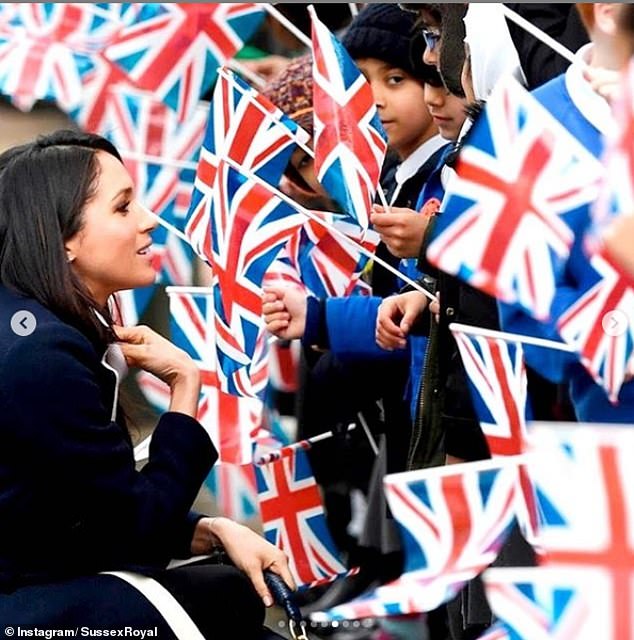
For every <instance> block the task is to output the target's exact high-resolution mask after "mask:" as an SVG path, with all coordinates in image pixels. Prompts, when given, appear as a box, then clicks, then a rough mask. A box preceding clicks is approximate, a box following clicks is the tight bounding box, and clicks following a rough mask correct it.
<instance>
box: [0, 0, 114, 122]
mask: <svg viewBox="0 0 634 640" xmlns="http://www.w3.org/2000/svg"><path fill="white" fill-rule="evenodd" d="M113 7H116V5H113V4H108V3H105V4H104V5H103V6H102V7H101V8H99V9H98V10H97V12H96V11H95V9H94V8H93V5H91V4H90V3H87V4H85V5H83V4H81V3H71V2H33V3H24V2H22V3H15V5H13V6H9V5H8V3H3V6H2V8H1V12H0V92H2V93H3V94H5V95H7V96H9V98H10V99H11V101H12V103H13V104H14V105H15V106H16V107H18V108H19V109H21V110H22V111H30V110H31V108H32V107H33V104H34V103H35V102H36V101H37V100H48V101H55V102H56V103H57V104H58V105H59V107H60V108H61V109H62V110H63V111H66V112H68V111H70V110H71V109H73V108H75V107H76V106H77V104H78V103H79V101H80V100H81V97H82V81H81V78H82V76H83V75H84V74H86V73H88V72H90V71H91V70H93V68H94V67H95V64H96V56H97V55H98V53H99V51H101V50H102V49H103V48H104V47H105V46H106V45H107V44H108V43H109V42H110V41H111V40H112V39H113V38H114V37H115V36H116V34H117V32H118V30H119V24H120V22H119V20H120V18H119V12H118V10H117V9H116V8H113ZM104 16H106V17H105V18H104Z"/></svg>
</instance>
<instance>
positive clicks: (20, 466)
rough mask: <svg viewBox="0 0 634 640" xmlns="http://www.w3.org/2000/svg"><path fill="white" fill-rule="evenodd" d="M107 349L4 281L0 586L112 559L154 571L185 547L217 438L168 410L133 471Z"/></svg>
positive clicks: (0, 293)
mask: <svg viewBox="0 0 634 640" xmlns="http://www.w3.org/2000/svg"><path fill="white" fill-rule="evenodd" d="M25 310H26V311H29V312H31V313H32V314H33V315H34V316H35V319H36V322H37V326H36V328H35V330H34V331H33V332H32V333H31V334H30V335H28V336H19V335H17V334H16V333H15V332H14V331H13V330H12V328H11V319H12V318H13V317H14V314H16V313H17V314H20V313H21V312H23V311H25ZM18 317H19V316H18ZM103 356H104V354H103V353H102V352H100V351H99V350H98V348H96V347H95V345H94V344H92V343H91V341H90V340H89V339H88V338H86V336H84V335H83V334H82V333H81V332H80V331H78V330H77V329H75V328H74V327H72V326H70V325H68V324H66V323H64V322H62V321H61V320H60V319H59V318H57V317H56V316H55V315H54V314H52V313H51V312H50V311H48V310H47V309H46V308H44V307H43V306H42V305H40V304H39V303H37V302H36V301H34V300H32V299H29V298H25V297H22V296H19V295H16V294H15V293H12V292H10V291H9V290H7V289H6V288H3V287H1V286H0V593H2V592H4V593H8V592H10V591H12V590H13V589H15V588H17V587H19V586H22V585H26V584H36V583H46V582H52V581H58V580H63V579H65V578H69V577H74V576H80V575H89V574H92V573H96V572H99V571H104V570H113V569H129V570H134V571H139V572H146V573H147V572H151V571H152V569H154V568H159V567H164V566H165V565H166V564H167V562H168V561H169V560H170V559H171V558H172V557H177V556H181V557H184V556H186V555H189V545H190V543H191V539H192V535H193V529H194V526H195V522H196V520H197V518H198V517H200V516H197V515H196V514H190V513H189V510H190V507H191V505H192V503H193V501H194V499H195V497H196V494H197V492H198V489H199V488H200V486H201V484H202V482H203V480H204V479H205V477H206V476H207V473H208V472H209V469H210V468H211V466H212V464H213V463H214V461H215V460H216V457H217V454H216V451H215V449H214V446H213V444H212V443H211V441H210V439H209V436H208V435H207V433H206V432H205V430H204V429H203V428H202V427H201V425H200V424H199V423H198V422H197V421H196V420H194V419H192V418H191V417H189V416H186V415H184V414H180V413H174V412H168V413H166V414H164V415H163V416H162V417H161V419H160V420H159V423H158V425H157V427H156V430H155V431H154V436H153V439H152V444H151V446H150V454H149V461H148V463H147V465H146V466H145V467H144V468H143V470H142V471H136V470H135V464H134V455H133V448H132V443H131V441H130V438H129V436H128V433H127V430H126V429H125V427H124V426H123V425H122V424H120V423H118V422H117V421H116V420H113V414H115V413H116V408H115V410H113V404H114V403H115V388H116V375H115V373H114V372H113V370H112V369H110V368H107V367H106V366H104V364H103V362H102V358H103Z"/></svg>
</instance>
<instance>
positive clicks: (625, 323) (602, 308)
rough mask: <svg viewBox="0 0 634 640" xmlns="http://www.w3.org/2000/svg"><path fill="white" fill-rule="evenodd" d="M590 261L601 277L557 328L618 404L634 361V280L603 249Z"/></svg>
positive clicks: (562, 317)
mask: <svg viewBox="0 0 634 640" xmlns="http://www.w3.org/2000/svg"><path fill="white" fill-rule="evenodd" d="M589 260H590V264H591V265H592V267H593V269H594V271H595V273H596V274H597V278H595V279H594V284H592V286H590V287H589V288H587V289H586V290H585V291H584V292H583V293H581V295H579V297H578V298H577V299H576V300H575V301H574V303H573V304H572V305H571V306H570V307H569V308H568V309H567V310H566V311H565V312H564V313H563V314H562V315H561V316H560V317H559V319H558V320H557V329H558V331H559V334H560V335H561V337H562V338H563V339H564V340H565V341H566V342H567V343H568V344H570V345H572V346H574V347H575V348H576V350H577V352H578V354H579V357H580V359H581V362H582V363H583V364H584V366H585V367H586V369H587V370H588V372H589V373H590V375H592V377H593V378H594V380H595V381H596V382H597V384H600V385H601V386H602V387H603V388H604V389H605V392H606V393H607V395H608V397H609V399H610V400H611V401H612V402H613V403H617V402H618V396H619V391H620V390H621V386H622V385H623V383H624V382H625V381H626V378H627V376H628V375H630V374H631V367H632V365H633V364H634V280H632V278H630V277H629V276H628V275H626V274H625V273H624V272H623V270H622V269H620V268H619V267H618V266H617V265H616V264H615V263H614V261H613V260H611V259H610V257H609V256H608V255H607V253H605V252H603V251H598V252H597V253H595V254H594V255H593V256H591V257H590V258H589Z"/></svg>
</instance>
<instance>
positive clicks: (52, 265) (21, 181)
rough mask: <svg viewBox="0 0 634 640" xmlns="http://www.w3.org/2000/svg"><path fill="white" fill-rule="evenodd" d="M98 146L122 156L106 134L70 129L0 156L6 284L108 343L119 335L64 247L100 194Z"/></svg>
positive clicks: (0, 250)
mask: <svg viewBox="0 0 634 640" xmlns="http://www.w3.org/2000/svg"><path fill="white" fill-rule="evenodd" d="M97 151H104V152H106V153H109V154H110V155H112V156H114V157H115V158H117V159H118V160H119V161H121V156H120V155H119V153H118V151H117V150H116V148H115V147H114V146H113V145H112V144H111V143H110V142H109V141H108V140H106V139H105V138H102V137H101V136H97V135H93V134H88V133H78V132H75V131H66V130H63V131H56V132H55V133H52V134H50V135H45V136H41V137H39V138H38V139H37V140H36V141H35V142H31V143H28V144H24V145H21V146H18V147H13V148H12V149H9V150H8V151H5V152H4V153H3V154H1V155H0V284H2V285H4V286H5V287H7V288H10V289H13V290H15V291H17V292H19V293H21V294H23V295H25V296H28V297H31V298H34V299H35V300H37V301H38V302H39V303H40V304H42V305H43V306H45V307H46V308H48V309H50V310H51V311H52V312H53V313H54V314H55V315H57V316H58V317H59V318H60V319H62V320H63V321H64V322H68V323H69V324H71V325H73V326H75V327H76V328H77V329H79V330H80V331H82V333H84V334H85V335H86V336H87V337H88V338H90V339H91V340H92V341H93V342H95V343H97V344H98V345H100V346H105V345H106V344H108V343H110V342H112V341H113V339H114V334H113V332H112V328H111V327H112V321H111V317H110V314H109V311H108V309H103V308H100V307H99V305H98V304H97V303H96V302H95V300H94V299H93V297H92V296H91V294H90V293H89V291H88V290H87V288H86V287H85V286H84V284H83V283H82V282H81V280H80V279H79V277H78V276H77V275H76V274H75V273H74V272H73V269H72V268H71V265H70V264H69V263H68V261H67V257H66V251H65V247H64V245H65V243H66V241H68V240H69V239H70V238H72V237H73V236H74V235H75V234H76V233H77V232H79V231H80V230H81V228H82V226H83V211H84V207H85V205H86V203H87V202H89V201H90V199H91V198H92V197H94V195H95V191H96V189H97V183H98V179H99V162H98V160H97V157H96V153H97ZM95 310H97V311H98V312H99V313H101V315H102V316H103V317H104V318H105V320H106V323H107V325H108V326H104V324H103V322H101V321H100V320H99V318H98V317H97V315H96V314H95Z"/></svg>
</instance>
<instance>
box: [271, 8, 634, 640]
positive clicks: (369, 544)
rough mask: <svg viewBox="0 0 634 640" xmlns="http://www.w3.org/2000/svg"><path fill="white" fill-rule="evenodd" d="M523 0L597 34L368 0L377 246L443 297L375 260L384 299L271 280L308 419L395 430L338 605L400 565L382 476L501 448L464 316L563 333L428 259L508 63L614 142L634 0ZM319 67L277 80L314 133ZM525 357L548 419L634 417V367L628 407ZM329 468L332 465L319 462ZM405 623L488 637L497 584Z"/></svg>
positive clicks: (573, 128)
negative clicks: (455, 326) (476, 395)
mask: <svg viewBox="0 0 634 640" xmlns="http://www.w3.org/2000/svg"><path fill="white" fill-rule="evenodd" d="M510 6H511V7H512V8H513V9H515V10H517V11H519V12H521V13H523V14H525V15H526V17H527V18H528V19H529V20H531V21H532V22H533V23H535V24H536V25H537V26H538V27H540V28H542V29H544V30H545V31H546V32H548V33H550V34H551V35H552V36H553V37H555V38H556V39H558V40H560V41H562V42H563V43H565V44H566V46H568V47H569V48H571V49H573V50H578V49H581V50H580V52H579V58H578V62H576V63H574V64H572V65H570V66H568V63H567V62H566V61H565V60H564V59H563V58H561V57H560V56H559V55H558V54H557V53H555V52H553V51H552V50H551V49H550V48H549V47H547V46H546V45H544V44H542V43H540V42H539V41H538V40H536V39H534V37H533V36H531V35H529V34H527V33H526V32H525V31H524V30H523V29H520V28H519V27H517V25H515V24H512V23H507V21H506V19H505V18H504V15H503V13H502V11H501V8H500V5H498V4H496V3H484V4H481V3H480V4H475V3H474V4H469V5H466V4H458V5H455V4H432V3H429V4H424V3H411V4H400V5H396V4H368V5H366V6H365V7H364V8H362V10H361V11H360V13H359V15H358V16H357V17H356V18H355V19H354V20H353V22H352V24H351V25H350V26H349V28H348V30H347V31H346V32H345V33H344V35H343V38H342V41H343V44H344V45H345V46H346V48H347V49H348V51H349V53H350V54H351V56H352V57H353V58H354V60H355V62H356V63H357V65H358V66H359V68H360V69H361V71H362V73H363V75H364V76H365V77H366V79H367V80H368V82H369V84H370V87H371V89H372V93H373V96H374V100H375V103H376V107H377V110H378V113H379V117H380V118H381V121H382V124H383V127H384V129H385V132H386V134H387V137H388V142H389V145H390V149H391V151H392V154H393V156H392V159H391V160H390V161H389V162H387V163H386V164H387V166H386V167H384V171H383V176H382V180H381V188H382V189H383V191H384V193H385V195H386V199H387V202H388V203H389V208H386V207H383V206H380V205H378V204H377V205H375V206H374V209H373V212H372V215H371V223H372V225H373V227H374V229H375V230H376V231H377V232H378V233H379V235H380V238H381V243H380V245H379V247H378V249H377V255H379V256H381V257H383V258H385V259H387V260H388V261H390V263H391V264H393V265H397V266H398V267H399V269H401V270H402V271H403V272H404V273H406V274H407V275H409V276H411V277H413V278H415V279H417V280H418V281H419V283H421V284H422V285H423V286H424V287H425V288H426V289H427V290H428V291H429V292H430V293H432V294H435V295H436V298H437V299H436V301H435V302H432V303H431V304H430V298H429V297H427V296H425V295H423V294H422V293H420V292H419V291H416V290H411V288H408V287H405V288H403V289H402V284H401V283H400V282H399V281H398V279H396V278H394V277H393V276H392V275H391V274H388V273H387V272H385V271H384V270H383V269H382V267H381V266H379V265H377V264H375V265H374V266H373V268H372V270H371V272H370V274H369V278H370V283H371V285H372V291H373V295H372V296H371V297H369V298H364V297H355V296H353V297H346V298H327V299H323V300H321V299H317V298H315V297H312V296H306V295H305V294H304V293H301V292H300V291H299V290H298V289H295V288H284V287H271V288H268V289H267V290H266V291H265V294H264V298H263V313H264V318H265V321H266V325H267V328H268V330H269V331H270V332H271V333H272V334H275V335H277V336H279V337H280V338H283V339H286V340H292V339H300V340H301V341H302V344H303V351H304V364H305V367H306V371H307V373H306V376H305V378H304V382H305V384H304V386H303V391H302V392H303V393H304V394H305V395H306V397H307V398H308V397H310V400H309V403H308V406H307V407H304V411H303V413H301V414H300V429H302V430H304V429H306V428H307V423H310V422H312V423H313V424H318V425H319V428H320V429H322V430H323V428H325V427H329V426H331V425H334V424H336V423H343V422H346V421H349V420H351V419H352V420H354V418H355V416H356V415H357V414H358V413H359V412H361V413H362V414H363V413H364V412H365V413H367V414H368V415H369V416H372V418H371V419H369V422H371V424H372V426H373V429H374V431H375V433H377V434H379V435H380V449H379V454H378V456H377V457H376V459H374V460H372V456H370V462H373V469H372V472H371V474H370V473H368V470H369V464H368V455H367V454H368V452H367V451H364V450H363V449H362V448H359V449H358V450H357V449H354V448H353V452H356V454H358V455H356V454H355V455H354V456H353V463H352V464H351V467H354V468H355V469H356V470H357V472H358V474H359V475H360V477H361V480H360V481H359V478H356V480H355V481H354V483H355V486H359V487H362V488H363V490H364V492H365V493H366V496H367V500H368V505H367V511H366V514H365V515H366V521H365V525H364V528H363V532H362V534H361V535H360V536H359V539H358V540H357V541H356V546H355V545H348V551H350V552H351V553H352V554H353V555H354V554H355V553H356V554H357V555H356V556H354V560H355V561H358V562H360V564H361V566H362V570H361V574H360V575H359V576H357V577H356V578H355V579H349V581H348V583H347V584H348V585H349V586H348V588H345V587H343V588H342V587H341V586H340V587H339V588H338V590H337V589H334V590H331V591H330V592H329V593H326V595H325V596H323V597H322V599H321V600H320V601H319V607H322V608H323V607H327V606H329V605H332V604H335V603H338V602H341V601H343V600H345V599H349V598H350V597H352V596H353V595H357V593H359V592H360V591H362V590H363V589H364V588H366V587H368V586H369V585H370V584H372V583H376V581H379V582H382V581H386V580H387V579H389V578H390V577H395V576H397V575H398V574H399V571H400V563H401V562H402V558H401V556H400V554H399V544H398V536H397V535H396V534H395V531H394V528H393V524H392V521H391V518H390V517H389V514H387V511H386V506H385V500H384V499H383V498H382V491H381V479H382V476H383V475H384V474H385V473H386V472H392V471H399V470H410V469H417V468H423V467H429V466H435V465H441V464H451V463H456V462H461V461H473V460H481V459H484V458H487V457H489V451H488V447H487V444H486V441H485V439H484V437H483V434H482V431H481V429H480V425H479V422H478V419H477V416H476V415H475V413H474V409H473V406H472V401H471V397H470V394H469V390H468V386H467V379H466V374H465V371H464V368H463V365H462V362H461V359H460V356H459V353H458V349H457V346H456V343H455V341H454V338H453V337H452V334H451V331H450V330H449V324H450V323H452V322H460V323H464V324H468V325H472V326H476V327H480V328H488V329H504V330H508V331H511V332H514V333H518V334H523V335H531V336H537V337H543V338H550V339H558V335H557V327H556V325H555V324H554V322H553V323H550V324H549V323H541V322H537V321H536V320H534V319H532V318H530V317H528V316H527V315H526V314H524V313H522V312H520V311H518V310H517V307H509V306H505V305H502V304H500V303H499V301H498V300H496V299H495V298H493V297H491V296H488V295H486V294H484V293H482V292H481V291H478V290H476V289H474V288H473V287H471V286H469V285H467V284H465V283H464V282H463V281H462V280H459V279H458V278H456V277H454V276H451V275H449V274H447V273H444V272H443V271H441V270H439V269H437V268H436V267H434V266H433V265H431V264H430V263H429V262H428V261H427V259H426V249H427V246H428V244H429V241H430V238H431V236H432V232H433V229H434V226H435V224H436V221H437V220H438V219H439V218H440V216H442V209H443V207H442V202H443V195H444V192H445V187H446V185H447V183H448V181H449V180H451V177H452V173H453V168H452V167H453V166H454V163H455V161H456V158H457V156H458V155H459V152H460V146H461V144H462V142H463V139H464V137H465V136H467V135H468V131H469V128H470V126H471V125H472V123H473V121H474V120H475V119H477V118H478V116H479V113H480V111H481V109H482V106H483V105H484V104H485V103H486V100H487V98H488V97H489V94H490V93H491V91H492V90H493V89H494V87H495V86H496V84H497V82H498V81H499V80H500V79H501V78H502V77H503V76H506V75H508V74H513V75H514V76H515V77H516V78H517V79H518V80H519V81H520V82H521V83H522V84H524V85H525V86H527V88H529V89H531V90H534V93H533V95H534V96H535V98H536V99H537V100H538V101H539V102H540V103H541V104H542V105H543V106H544V107H546V109H547V110H548V111H549V112H550V113H551V114H552V115H553V116H554V117H555V118H556V119H557V120H559V121H560V122H561V123H562V124H563V125H564V127H565V128H566V129H567V130H568V131H569V132H570V133H572V134H573V135H574V136H575V137H576V138H577V139H578V140H579V141H580V142H581V144H583V145H584V146H585V147H586V148H587V149H588V150H589V151H590V152H591V153H592V154H593V155H595V156H596V157H600V156H601V154H602V151H603V148H604V139H605V138H604V136H605V134H606V131H607V128H608V126H609V124H610V122H611V121H612V114H611V111H610V103H609V101H608V100H607V99H606V97H605V96H610V95H611V92H613V91H614V86H615V84H616V86H617V87H618V80H617V81H616V82H615V76H614V75H613V74H612V73H610V72H616V71H618V70H620V69H621V68H623V67H624V65H625V64H626V62H627V60H628V59H629V56H630V55H631V49H632V39H631V14H632V11H631V7H627V6H625V8H622V7H621V6H620V5H619V4H618V3H586V4H579V5H576V6H575V5H570V4H560V5H543V4H542V5H534V4H533V5H528V4H524V5H510ZM588 40H589V41H590V42H588ZM581 47H583V48H581ZM310 73H311V70H310V57H309V56H306V57H304V58H302V59H299V60H297V61H295V62H291V63H290V64H289V65H288V67H287V68H286V69H284V70H283V71H282V72H281V73H280V74H279V75H278V76H277V77H276V78H274V79H273V80H272V81H271V83H270V85H269V89H268V91H267V95H268V96H269V98H270V99H271V100H272V101H273V102H275V103H276V104H277V105H278V106H279V107H280V108H281V109H282V110H284V111H285V112H286V113H287V114H288V115H289V116H290V117H291V118H293V119H295V120H297V121H298V122H299V123H300V124H302V125H306V124H307V123H308V127H307V128H308V129H309V131H311V130H310V122H311V115H312V92H311V76H310ZM283 186H284V188H285V189H286V190H287V191H288V193H291V194H292V195H293V197H295V198H296V199H297V200H299V201H302V202H304V203H309V204H310V206H312V207H313V208H322V209H325V210H327V209H329V207H330V206H332V203H331V202H330V200H329V197H328V195H327V194H326V193H325V192H324V191H323V189H322V187H321V186H320V185H319V183H318V182H317V181H316V178H315V172H314V168H313V164H312V159H311V158H310V156H308V155H306V154H305V152H302V151H298V152H297V153H296V156H294V158H293V161H292V163H291V166H289V168H288V170H287V172H286V176H285V181H284V184H283ZM624 213H628V212H624ZM631 220H632V218H631V217H628V216H623V217H622V218H620V219H618V220H617V221H616V222H615V223H614V225H613V227H612V228H611V229H610V230H609V231H608V232H607V233H606V238H605V241H606V246H607V247H608V249H609V250H610V251H611V252H612V255H613V257H614V259H615V260H618V261H620V263H621V264H622V265H623V267H624V268H625V269H627V268H629V269H632V267H633V266H634V265H633V262H634V261H633V260H632V257H631V255H632V254H631V251H630V250H629V249H628V241H629V242H631V239H632V237H633V234H632V226H633V225H632V222H631ZM587 225H588V221H587V220H584V221H581V222H580V223H579V228H578V229H573V231H574V233H575V234H576V242H575V243H574V245H573V251H572V256H571V258H570V261H569V265H570V266H569V268H568V269H567V270H566V271H565V273H564V274H563V276H562V277H561V279H560V281H558V282H557V283H556V292H555V299H554V300H555V301H554V303H553V309H552V317H553V318H554V319H555V320H556V319H557V317H558V316H559V315H560V313H561V312H562V311H563V310H564V309H566V308H567V305H569V304H570V302H571V300H572V299H573V296H574V295H575V294H577V295H578V293H579V291H581V290H583V287H584V278H586V277H587V273H585V271H584V269H586V268H587V265H588V262H587V260H586V259H585V258H583V257H582V255H581V254H582V252H583V247H582V242H581V238H582V235H583V233H584V231H585V229H586V228H587ZM577 252H578V253H579V255H578V256H576V255H575V254H576V253H577ZM526 363H527V367H528V376H529V402H530V403H531V404H532V411H533V415H534V416H536V417H538V418H540V419H551V420H552V419H567V420H580V421H586V422H619V423H631V422H633V421H634V420H633V419H634V406H633V404H632V403H633V396H632V394H633V393H634V381H631V380H628V381H626V382H625V384H624V385H623V387H622V389H621V392H620V396H619V403H618V404H616V405H615V404H613V403H611V402H609V400H608V398H607V396H606V394H605V392H604V390H603V389H602V388H601V387H600V386H598V385H597V384H596V383H595V382H594V380H593V379H592V378H591V376H590V375H589V374H588V373H587V371H586V369H585V368H584V367H583V366H582V365H581V364H580V362H579V361H578V359H576V356H573V355H571V354H569V353H563V352H555V353H553V352H550V353H547V351H546V350H545V349H543V348H538V347H533V348H531V347H528V348H527V349H526ZM311 387H313V389H312V390H311ZM315 389H317V391H315ZM326 404H327V405H328V407H329V408H328V409H325V408H324V405H326ZM377 405H378V406H379V407H380V411H378V412H377V411H376V407H377ZM333 407H334V408H335V409H334V410H333ZM306 416H310V417H308V418H307V417H306ZM302 418H303V419H302ZM310 430H311V427H308V433H310ZM320 455H322V454H320ZM323 455H324V457H325V456H326V455H327V454H323ZM355 458H356V459H355ZM316 466H317V468H318V469H319V468H320V463H319V461H316ZM323 466H324V467H325V469H324V470H323V472H322V474H321V477H320V478H319V480H320V481H321V482H322V484H323V485H324V486H325V490H326V493H328V491H334V492H336V491H338V490H339V489H337V487H340V486H341V485H342V484H343V485H345V483H346V482H347V481H350V477H351V475H354V474H351V473H350V469H349V468H346V469H343V470H342V469H341V468H335V467H333V466H332V465H330V464H325V465H323ZM326 504H327V505H328V500H327V502H326ZM333 504H334V503H333ZM331 521H332V523H334V525H335V526H336V527H337V526H339V527H342V526H343V527H345V525H346V523H347V519H346V518H344V519H343V522H337V518H336V517H334V516H331ZM506 561H510V562H514V563H515V564H525V563H531V562H532V558H531V552H530V548H529V547H528V545H525V544H523V541H522V540H521V539H520V536H519V534H518V535H517V536H515V537H514V538H512V540H511V542H509V543H508V545H507V548H506V549H505V552H504V553H503V554H502V555H501V558H500V559H499V560H498V562H501V563H504V562H506ZM355 581H356V582H355ZM333 594H334V595H333ZM319 607H318V608H319ZM401 622H402V624H401V626H400V627H398V625H397V626H396V627H394V626H392V628H391V630H390V632H389V633H391V634H392V635H388V632H387V631H384V632H383V633H384V635H383V636H380V637H385V638H388V637H394V638H422V637H430V638H432V639H433V640H436V639H438V640H440V639H444V638H452V639H456V640H457V639H463V640H465V639H467V638H477V637H479V635H480V633H482V632H483V630H485V629H486V628H487V627H488V626H489V625H490V623H491V614H490V611H489V609H488V606H487V604H486V600H485V598H484V595H483V592H482V589H481V587H480V586H479V584H478V582H477V581H473V582H471V583H470V584H469V585H468V586H467V587H466V588H465V589H464V590H463V592H462V593H461V594H460V595H459V596H458V598H457V599H456V600H455V601H454V602H451V603H449V605H448V606H447V607H443V608H442V610H439V611H436V612H433V613H432V614H430V615H429V616H428V617H427V622H426V623H425V622H423V621H422V620H418V619H416V620H406V621H401ZM425 634H429V635H428V636H426V635H425Z"/></svg>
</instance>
